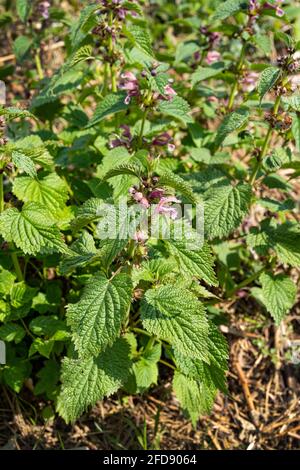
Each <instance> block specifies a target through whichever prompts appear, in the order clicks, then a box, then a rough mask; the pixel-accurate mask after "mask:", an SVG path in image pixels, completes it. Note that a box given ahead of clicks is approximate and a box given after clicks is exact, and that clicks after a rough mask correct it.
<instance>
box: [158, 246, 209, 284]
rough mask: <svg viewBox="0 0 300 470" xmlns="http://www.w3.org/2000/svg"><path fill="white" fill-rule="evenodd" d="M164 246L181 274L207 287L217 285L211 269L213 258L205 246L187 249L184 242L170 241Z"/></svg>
mask: <svg viewBox="0 0 300 470" xmlns="http://www.w3.org/2000/svg"><path fill="white" fill-rule="evenodd" d="M166 244H167V247H168V249H169V251H170V253H171V254H172V255H173V256H174V258H175V259H176V261H177V262H178V266H179V269H180V272H181V273H183V274H184V275H186V276H188V277H191V276H195V277H197V278H198V279H203V280H204V281H205V282H207V284H209V285H213V286H216V285H218V281H217V278H216V275H215V273H214V269H213V265H214V257H213V256H212V254H211V251H210V249H209V247H208V245H207V244H205V245H204V246H203V247H202V248H201V249H198V250H191V249H189V248H188V247H187V245H186V242H185V241H184V240H170V241H167V242H166Z"/></svg>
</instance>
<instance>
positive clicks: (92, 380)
mask: <svg viewBox="0 0 300 470" xmlns="http://www.w3.org/2000/svg"><path fill="white" fill-rule="evenodd" d="M129 355H130V347H129V343H128V342H127V341H126V340H125V339H124V338H119V339H117V341H116V342H115V343H114V344H113V346H112V347H109V348H107V349H106V350H105V351H104V352H102V353H101V354H100V355H99V356H98V357H87V358H86V359H69V358H65V359H64V361H63V365H62V382H63V385H62V390H61V393H60V395H59V397H58V402H57V411H58V413H59V414H60V416H61V417H62V418H63V419H64V420H65V421H66V422H67V423H69V422H73V421H75V420H76V418H78V417H79V416H80V415H81V414H82V413H83V412H84V411H85V410H86V409H87V407H88V406H89V405H94V404H95V403H96V401H97V400H102V399H103V398H104V397H105V396H109V395H112V394H113V393H115V392H116V391H117V390H118V389H119V388H120V387H121V386H122V385H123V384H124V383H125V382H126V380H127V377H128V375H129V371H130V367H131V360H130V359H129Z"/></svg>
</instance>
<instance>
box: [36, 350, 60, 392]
mask: <svg viewBox="0 0 300 470" xmlns="http://www.w3.org/2000/svg"><path fill="white" fill-rule="evenodd" d="M44 364H45V365H44V367H43V368H42V369H40V370H39V371H38V372H37V374H36V375H37V377H38V378H39V380H38V381H37V383H36V385H35V386H34V394H35V395H41V394H43V393H45V394H46V396H47V398H49V399H50V400H53V398H54V397H55V395H56V392H57V384H58V381H59V372H60V368H59V365H58V364H57V362H56V361H54V360H53V359H49V360H48V361H45V363H44Z"/></svg>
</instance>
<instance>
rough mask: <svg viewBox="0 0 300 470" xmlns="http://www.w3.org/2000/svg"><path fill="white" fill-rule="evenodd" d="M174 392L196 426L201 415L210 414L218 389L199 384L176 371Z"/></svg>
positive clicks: (202, 383)
mask: <svg viewBox="0 0 300 470" xmlns="http://www.w3.org/2000/svg"><path fill="white" fill-rule="evenodd" d="M173 390H174V393H175V395H176V397H177V399H178V401H179V403H180V405H181V407H182V409H183V411H184V413H185V414H186V415H187V416H188V417H189V418H190V420H191V421H192V423H193V425H194V426H195V425H196V423H197V420H198V418H199V416H200V415H203V414H209V413H210V411H211V409H212V406H213V403H214V399H215V396H216V389H215V388H214V387H212V386H211V384H210V383H207V382H205V381H203V382H198V381H197V380H195V379H193V378H191V377H187V376H186V375H184V374H182V373H181V372H178V371H175V373H174V378H173Z"/></svg>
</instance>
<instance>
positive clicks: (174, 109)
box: [158, 96, 194, 124]
mask: <svg viewBox="0 0 300 470" xmlns="http://www.w3.org/2000/svg"><path fill="white" fill-rule="evenodd" d="M158 110H159V111H160V112H161V113H163V114H166V115H167V116H172V117H174V118H176V119H179V120H180V121H181V122H183V123H184V124H188V123H189V122H194V120H193V118H192V117H191V115H190V112H191V108H190V105H189V104H188V102H187V101H185V100H184V99H183V98H181V97H180V96H174V98H172V99H171V100H165V101H161V102H160V103H159V106H158Z"/></svg>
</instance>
